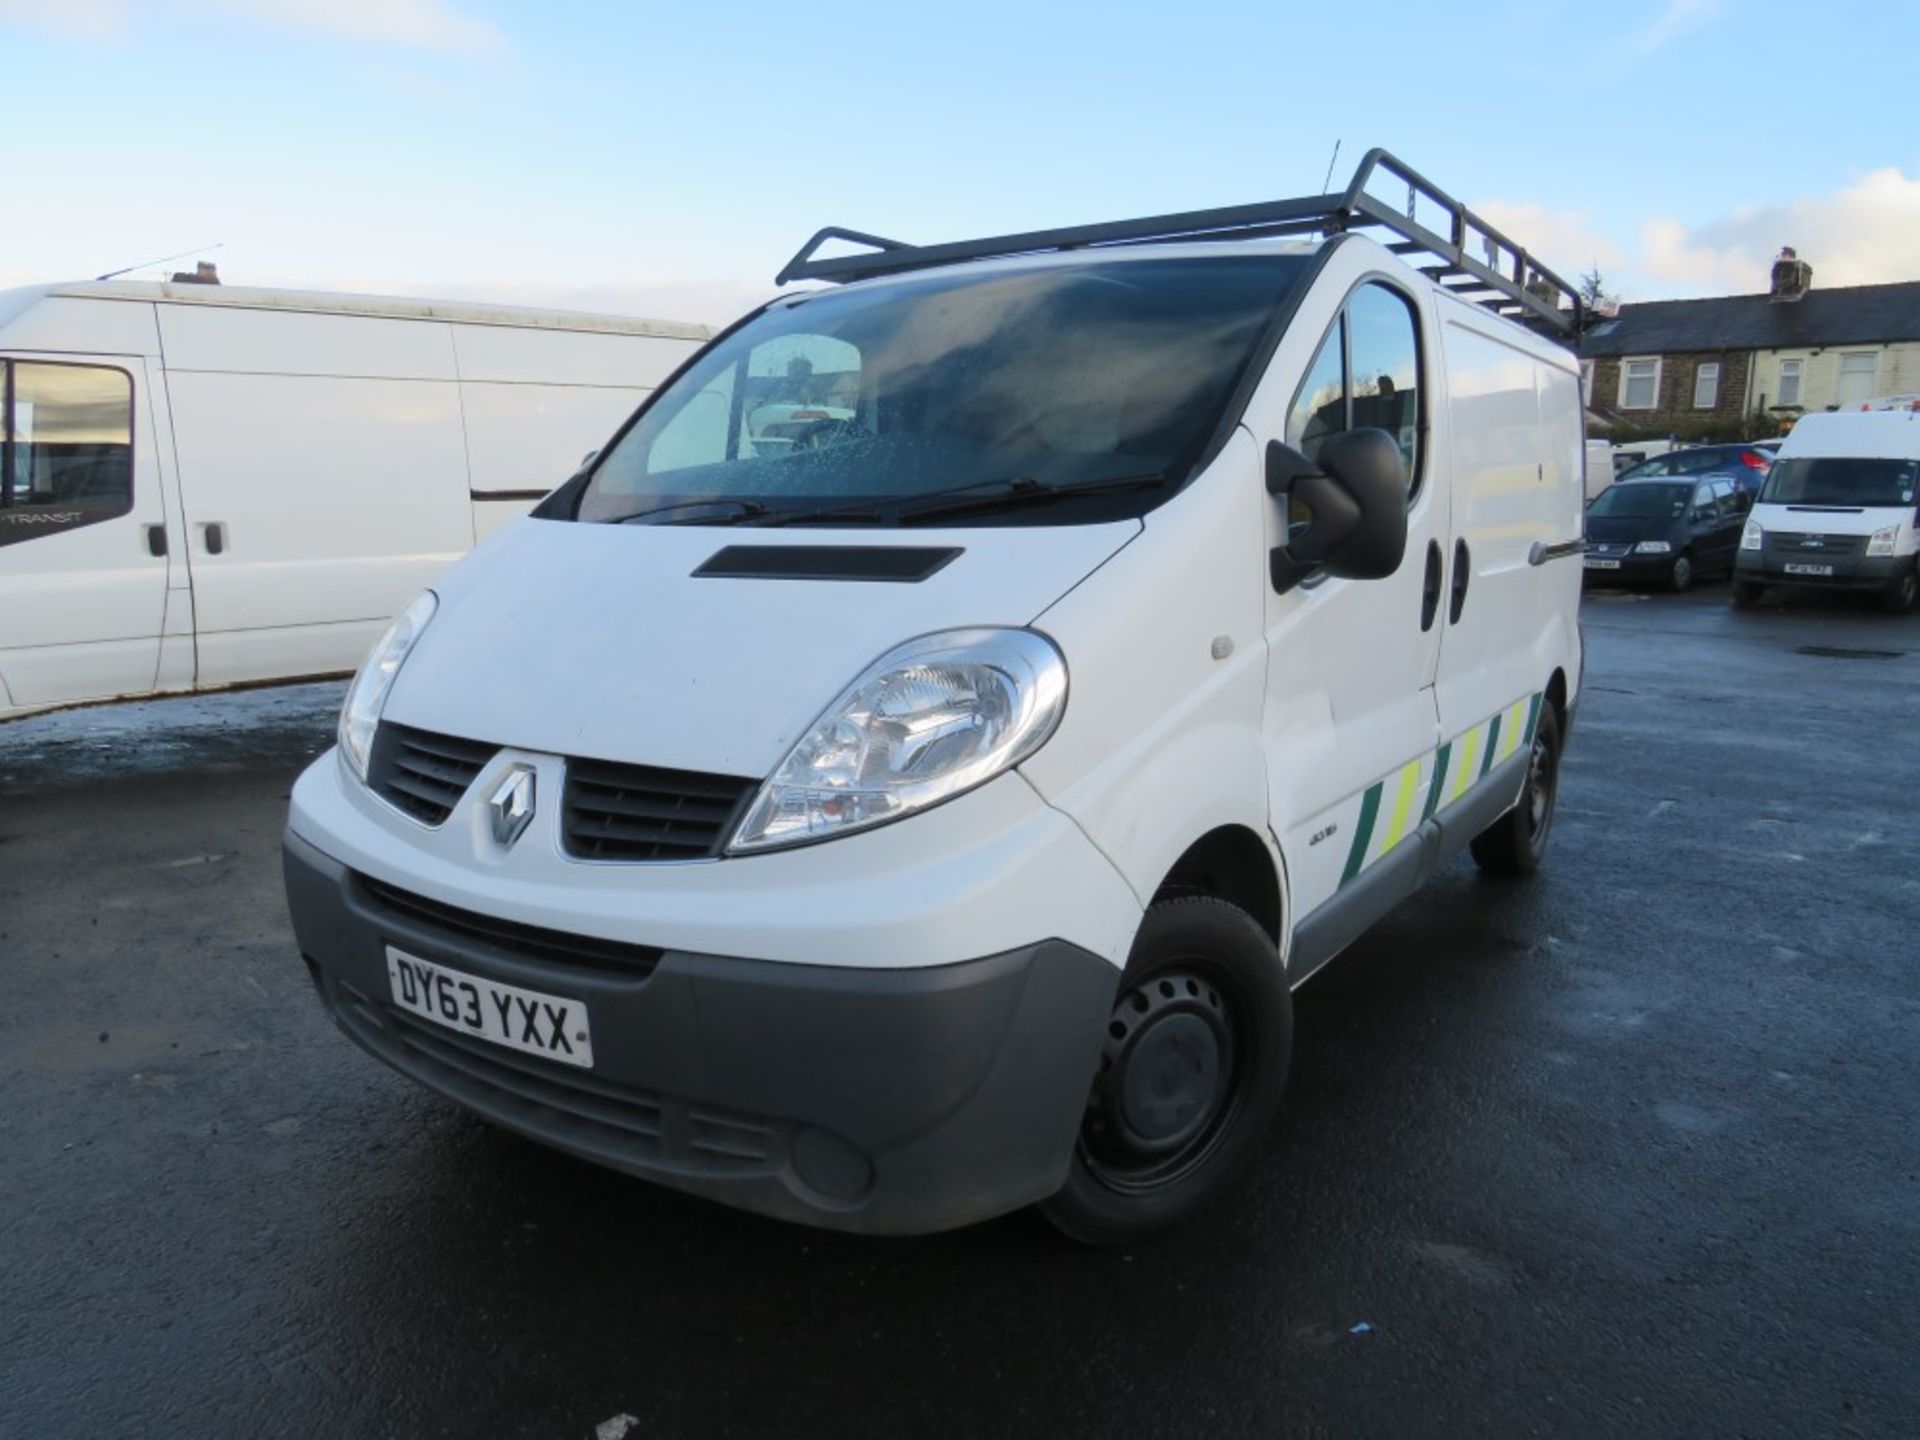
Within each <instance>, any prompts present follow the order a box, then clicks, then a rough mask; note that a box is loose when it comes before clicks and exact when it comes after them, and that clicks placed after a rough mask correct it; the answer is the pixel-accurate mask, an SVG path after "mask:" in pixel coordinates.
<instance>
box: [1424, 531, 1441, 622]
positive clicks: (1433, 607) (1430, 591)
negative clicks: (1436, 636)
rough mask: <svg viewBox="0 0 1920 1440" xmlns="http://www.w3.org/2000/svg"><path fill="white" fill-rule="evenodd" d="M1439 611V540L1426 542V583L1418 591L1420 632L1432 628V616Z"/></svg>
mask: <svg viewBox="0 0 1920 1440" xmlns="http://www.w3.org/2000/svg"><path fill="white" fill-rule="evenodd" d="M1439 613H1440V542H1439V541H1438V540H1429V541H1428V542H1427V583H1426V588H1425V589H1424V590H1422V591H1421V592H1420V633H1421V634H1422V635H1424V634H1426V633H1427V631H1429V630H1431V629H1432V628H1433V617H1434V616H1436V615H1438V614H1439Z"/></svg>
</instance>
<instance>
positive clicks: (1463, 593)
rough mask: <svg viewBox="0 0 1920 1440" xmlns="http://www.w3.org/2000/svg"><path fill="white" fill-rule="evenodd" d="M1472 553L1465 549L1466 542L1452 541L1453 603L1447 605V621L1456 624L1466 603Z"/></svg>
mask: <svg viewBox="0 0 1920 1440" xmlns="http://www.w3.org/2000/svg"><path fill="white" fill-rule="evenodd" d="M1472 561H1473V554H1472V552H1471V551H1469V550H1468V549H1467V542H1466V541H1464V540H1456V541H1454V542H1453V603H1452V604H1450V605H1449V606H1448V607H1447V623H1448V624H1449V625H1458V624H1459V623H1460V612H1461V611H1462V610H1463V609H1465V608H1466V604H1467V581H1468V580H1469V579H1470V578H1472V575H1473V564H1472Z"/></svg>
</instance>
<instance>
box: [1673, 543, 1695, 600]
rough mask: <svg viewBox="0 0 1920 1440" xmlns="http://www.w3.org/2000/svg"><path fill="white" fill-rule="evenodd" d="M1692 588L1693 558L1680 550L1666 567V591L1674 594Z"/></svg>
mask: <svg viewBox="0 0 1920 1440" xmlns="http://www.w3.org/2000/svg"><path fill="white" fill-rule="evenodd" d="M1692 588H1693V557H1692V556H1691V555H1689V554H1688V553H1687V552H1686V551H1684V550H1682V551H1681V552H1680V553H1679V554H1678V555H1676V556H1674V557H1673V564H1671V565H1669V566H1668V567H1667V589H1669V590H1671V591H1673V593H1674V594H1676V595H1678V594H1681V593H1682V592H1683V591H1686V590H1690V589H1692Z"/></svg>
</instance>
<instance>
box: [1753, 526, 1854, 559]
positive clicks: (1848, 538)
mask: <svg viewBox="0 0 1920 1440" xmlns="http://www.w3.org/2000/svg"><path fill="white" fill-rule="evenodd" d="M1809 540H1817V541H1819V542H1820V543H1819V544H1817V545H1809V544H1807V543H1806V542H1807V541H1809ZM1767 549H1769V550H1784V551H1786V552H1788V553H1789V554H1798V555H1805V556H1806V557H1807V558H1808V559H1809V560H1824V559H1826V558H1827V557H1828V556H1829V555H1864V554H1866V553H1867V537H1866V536H1865V535H1816V534H1809V533H1805V532H1802V531H1798V530H1769V531H1767Z"/></svg>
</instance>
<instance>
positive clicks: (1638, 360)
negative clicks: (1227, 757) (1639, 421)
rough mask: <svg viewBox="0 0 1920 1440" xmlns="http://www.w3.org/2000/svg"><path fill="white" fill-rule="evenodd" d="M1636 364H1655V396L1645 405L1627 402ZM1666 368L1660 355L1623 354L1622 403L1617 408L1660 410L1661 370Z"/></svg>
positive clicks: (1621, 364) (1621, 368) (1621, 361)
mask: <svg viewBox="0 0 1920 1440" xmlns="http://www.w3.org/2000/svg"><path fill="white" fill-rule="evenodd" d="M1636 365H1651V366H1653V398H1652V399H1651V400H1649V401H1647V403H1646V404H1644V405H1629V404H1628V403H1627V385H1628V383H1629V380H1630V378H1631V376H1632V373H1633V367H1634V366H1636ZM1664 368H1665V366H1664V362H1663V361H1662V360H1661V358H1660V357H1659V356H1658V355H1632V356H1623V357H1622V358H1621V360H1620V397H1619V402H1620V403H1619V405H1618V407H1617V408H1619V409H1621V410H1658V409H1659V408H1660V372H1661V370H1662V369H1664Z"/></svg>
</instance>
